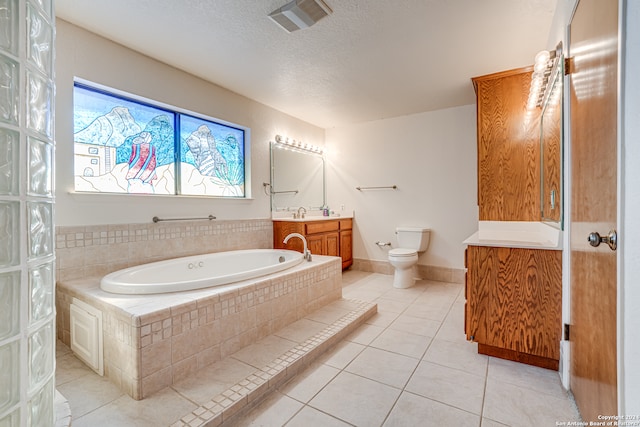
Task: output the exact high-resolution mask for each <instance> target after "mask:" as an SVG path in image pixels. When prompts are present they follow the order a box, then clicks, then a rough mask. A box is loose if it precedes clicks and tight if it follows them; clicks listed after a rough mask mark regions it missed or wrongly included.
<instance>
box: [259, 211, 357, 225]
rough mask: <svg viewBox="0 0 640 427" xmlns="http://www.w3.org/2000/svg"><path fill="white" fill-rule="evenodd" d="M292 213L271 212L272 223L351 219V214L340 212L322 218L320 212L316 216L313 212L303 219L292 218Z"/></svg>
mask: <svg viewBox="0 0 640 427" xmlns="http://www.w3.org/2000/svg"><path fill="white" fill-rule="evenodd" d="M293 214H294V211H289V212H286V211H283V212H273V213H272V215H271V220H272V221H291V222H309V221H329V220H335V219H352V218H353V212H342V213H339V214H337V213H336V214H331V215H329V216H323V215H322V211H319V212H318V214H316V213H315V212H312V213H307V214H306V215H305V217H304V218H293Z"/></svg>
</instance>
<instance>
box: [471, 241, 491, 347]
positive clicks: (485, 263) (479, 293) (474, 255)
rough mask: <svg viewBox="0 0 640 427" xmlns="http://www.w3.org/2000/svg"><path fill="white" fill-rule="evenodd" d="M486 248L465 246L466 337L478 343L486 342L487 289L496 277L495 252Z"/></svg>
mask: <svg viewBox="0 0 640 427" xmlns="http://www.w3.org/2000/svg"><path fill="white" fill-rule="evenodd" d="M486 249H489V248H484V247H480V246H469V247H468V248H467V289H466V293H467V313H466V314H467V320H466V323H467V327H466V331H467V339H468V340H471V341H476V342H478V343H480V344H486V342H487V329H488V325H487V310H488V307H489V289H491V288H492V287H493V286H495V283H497V277H498V266H497V264H498V260H497V258H496V256H495V255H496V254H495V253H494V252H493V251H491V250H489V251H487V250H486Z"/></svg>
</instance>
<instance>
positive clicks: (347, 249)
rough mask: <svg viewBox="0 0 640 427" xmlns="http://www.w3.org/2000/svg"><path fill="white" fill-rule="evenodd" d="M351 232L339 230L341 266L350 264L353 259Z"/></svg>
mask: <svg viewBox="0 0 640 427" xmlns="http://www.w3.org/2000/svg"><path fill="white" fill-rule="evenodd" d="M352 247H353V232H352V231H351V230H345V231H341V232H340V256H341V257H342V268H346V267H348V266H350V265H351V263H352V260H353V249H352Z"/></svg>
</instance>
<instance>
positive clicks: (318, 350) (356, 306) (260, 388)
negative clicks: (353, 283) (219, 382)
mask: <svg viewBox="0 0 640 427" xmlns="http://www.w3.org/2000/svg"><path fill="white" fill-rule="evenodd" d="M335 304H336V306H337V307H340V308H343V309H344V308H347V309H348V310H350V311H349V312H348V313H346V314H345V315H343V316H342V317H340V318H339V319H337V320H336V321H334V322H333V323H331V324H329V325H327V326H326V327H325V328H324V329H322V330H321V331H319V332H317V333H316V334H314V335H313V336H311V337H309V338H308V339H307V340H305V341H304V342H302V343H300V344H298V345H296V346H294V347H293V348H291V349H290V350H288V351H286V352H284V353H283V354H281V355H280V356H278V357H276V358H275V359H274V360H273V361H272V362H270V363H268V364H266V365H265V366H264V367H263V368H261V369H258V370H257V371H255V372H254V373H252V374H251V375H249V376H247V377H246V378H244V379H242V380H241V381H239V382H238V383H237V384H234V385H233V386H231V387H229V388H228V389H227V390H225V391H223V392H222V393H220V394H218V395H216V396H214V397H212V399H211V401H209V402H207V403H205V404H204V405H202V406H200V407H198V408H197V409H195V410H194V411H192V412H190V413H188V414H185V415H184V416H183V417H182V418H181V419H180V420H179V421H177V422H176V423H174V424H173V425H172V426H171V427H194V426H203V427H218V426H222V427H224V426H226V425H232V423H234V422H235V421H237V420H238V419H239V417H241V416H242V415H243V414H245V413H247V412H248V411H249V410H251V409H252V408H253V407H255V406H256V405H257V404H259V403H260V402H262V401H263V400H264V399H265V398H266V397H267V396H268V395H269V394H270V393H271V392H273V391H275V390H276V389H277V388H278V387H280V386H282V385H283V384H284V383H286V382H287V381H289V380H290V379H291V378H293V377H294V376H295V375H296V374H297V373H298V372H301V371H302V370H304V368H306V367H307V366H309V365H310V364H311V363H312V362H313V361H315V359H317V358H318V357H319V356H321V355H322V354H323V353H325V352H326V351H327V350H329V349H330V348H331V347H333V346H334V345H336V344H337V343H338V342H340V341H341V340H342V339H344V338H345V337H346V336H347V335H349V334H350V333H351V332H353V331H354V330H356V329H357V328H358V327H359V326H360V325H362V324H364V323H365V321H366V320H367V319H369V318H370V317H371V316H373V315H374V314H376V312H377V305H376V304H375V303H370V302H363V301H358V300H353V299H341V300H339V301H337V302H336V303H335Z"/></svg>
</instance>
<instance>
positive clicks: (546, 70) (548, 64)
mask: <svg viewBox="0 0 640 427" xmlns="http://www.w3.org/2000/svg"><path fill="white" fill-rule="evenodd" d="M561 59H562V42H560V43H558V46H556V50H542V51H540V52H538V53H537V54H536V56H535V59H534V64H533V74H532V75H531V89H530V90H529V100H528V101H527V110H533V109H534V108H536V107H540V108H542V105H543V104H544V102H545V100H546V99H547V98H549V99H550V100H552V101H558V100H559V99H556V98H558V97H559V94H560V91H559V90H558V89H557V86H559V85H561V84H562V82H561V81H562V79H560V81H559V82H558V85H555V86H554V85H553V76H554V75H555V72H556V70H557V67H559V66H560V65H561V64H560V60H561Z"/></svg>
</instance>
